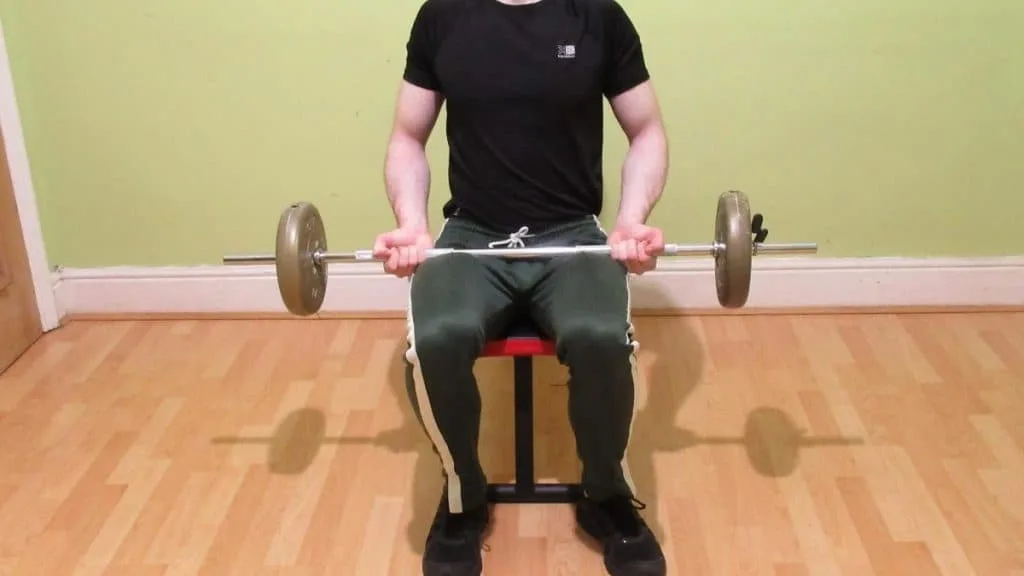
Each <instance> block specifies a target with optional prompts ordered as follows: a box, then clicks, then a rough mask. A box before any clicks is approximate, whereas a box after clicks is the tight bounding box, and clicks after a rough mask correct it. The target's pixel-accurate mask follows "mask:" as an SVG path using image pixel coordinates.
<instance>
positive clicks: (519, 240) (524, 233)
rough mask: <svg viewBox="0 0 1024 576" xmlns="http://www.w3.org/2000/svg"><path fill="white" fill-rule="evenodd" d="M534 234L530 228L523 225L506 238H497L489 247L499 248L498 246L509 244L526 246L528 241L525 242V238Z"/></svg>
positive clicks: (514, 246) (518, 246) (515, 246)
mask: <svg viewBox="0 0 1024 576" xmlns="http://www.w3.org/2000/svg"><path fill="white" fill-rule="evenodd" d="M532 237H533V234H530V228H529V227H528V226H523V227H522V228H520V229H519V230H517V231H515V232H513V233H511V234H509V235H508V238H507V239H505V240H495V241H494V242H491V243H490V244H488V245H487V247H488V248H497V247H498V246H507V247H509V248H526V243H525V242H523V238H532Z"/></svg>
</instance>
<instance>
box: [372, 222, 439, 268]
mask: <svg viewBox="0 0 1024 576" xmlns="http://www.w3.org/2000/svg"><path fill="white" fill-rule="evenodd" d="M433 247H434V239H433V237H431V235H430V233H429V232H425V231H423V230H420V229H418V228H417V229H410V228H396V229H395V230H392V231H391V232H386V233H384V234H381V235H380V236H377V241H376V242H374V244H373V256H374V258H377V259H378V260H381V261H383V262H384V270H385V271H387V273H388V274H393V275H395V276H398V277H399V278H406V277H408V276H412V274H413V272H415V271H416V268H417V267H418V266H419V265H420V264H421V263H422V262H423V261H424V260H425V259H426V257H427V250H429V249H431V248H433Z"/></svg>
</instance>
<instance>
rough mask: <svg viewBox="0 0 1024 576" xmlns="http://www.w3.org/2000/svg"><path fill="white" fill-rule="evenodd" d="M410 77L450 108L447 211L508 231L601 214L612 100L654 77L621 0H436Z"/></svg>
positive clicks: (418, 21)
mask: <svg viewBox="0 0 1024 576" xmlns="http://www.w3.org/2000/svg"><path fill="white" fill-rule="evenodd" d="M407 50H408V54H407V61H406V68H405V74H404V78H405V80H406V81H408V82H410V83H412V84H415V85H417V86H420V87H423V88H426V89H430V90H434V91H436V92H439V93H441V94H442V95H443V96H444V97H445V100H446V106H447V116H448V118H447V136H448V146H449V168H448V170H449V175H448V176H449V183H450V185H451V199H450V200H449V201H448V202H447V203H446V205H445V207H444V215H445V216H446V217H449V216H451V215H452V214H454V213H456V212H458V213H459V214H460V215H467V216H469V217H471V218H474V219H476V220H478V221H480V222H482V223H483V224H485V225H488V226H490V227H493V228H495V229H497V230H501V231H511V230H514V229H518V228H519V227H521V226H530V227H532V228H544V227H546V226H549V225H553V224H556V223H559V222H564V221H567V220H570V219H575V218H580V217H584V216H589V215H598V214H600V213H601V209H602V204H603V192H604V183H603V176H602V152H603V148H604V111H603V105H604V101H603V98H605V97H607V98H612V97H614V96H617V95H619V94H621V93H623V92H625V91H627V90H629V89H631V88H633V87H635V86H637V85H639V84H641V83H643V82H645V81H646V80H647V79H648V78H649V74H648V70H647V67H646V64H645V62H644V56H643V50H642V47H641V42H640V38H639V36H638V34H637V31H636V29H635V28H634V26H633V23H632V22H631V21H630V19H629V17H628V16H627V15H626V13H625V11H624V10H623V8H622V7H621V6H620V5H619V4H618V3H617V2H616V1H615V0H540V1H539V2H537V3H534V4H526V5H518V6H512V5H506V4H502V3H501V2H499V1H498V0H427V1H426V2H425V3H424V4H423V6H422V7H421V8H420V10H419V12H418V14H417V15H416V18H415V21H414V23H413V26H412V32H411V35H410V38H409V43H408V46H407Z"/></svg>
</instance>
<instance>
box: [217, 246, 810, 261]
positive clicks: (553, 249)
mask: <svg viewBox="0 0 1024 576" xmlns="http://www.w3.org/2000/svg"><path fill="white" fill-rule="evenodd" d="M724 250H725V245H724V244H720V243H715V244H666V245H665V251H664V253H663V254H661V256H666V257H673V256H712V257H714V256H717V255H718V254H719V253H720V252H723V251H724ZM817 251H818V244H817V243H815V242H790V243H777V244H767V243H758V242H754V243H753V254H754V255H755V256H756V255H760V254H814V253H816V252H817ZM583 253H590V254H610V253H611V246H607V245H595V246H535V247H525V248H479V249H458V248H431V249H428V250H427V251H426V257H427V258H433V257H437V256H445V255H448V254H467V255H470V256H487V257H494V258H543V257H550V256H568V255H572V254H583ZM312 258H313V260H314V261H315V262H316V263H318V264H322V263H325V262H326V263H328V264H330V263H335V262H373V261H377V260H378V259H377V258H375V257H374V255H373V250H353V251H350V252H320V251H318V252H314V253H313V254H312ZM276 260H277V258H276V257H275V256H273V255H270V254H257V255H246V256H225V257H224V263H225V264H258V263H271V262H275V261H276Z"/></svg>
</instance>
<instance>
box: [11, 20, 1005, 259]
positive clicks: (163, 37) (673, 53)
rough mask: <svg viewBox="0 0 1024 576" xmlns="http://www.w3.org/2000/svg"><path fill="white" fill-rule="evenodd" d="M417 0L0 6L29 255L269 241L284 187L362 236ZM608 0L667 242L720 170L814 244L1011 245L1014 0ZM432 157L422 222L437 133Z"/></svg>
mask: <svg viewBox="0 0 1024 576" xmlns="http://www.w3.org/2000/svg"><path fill="white" fill-rule="evenodd" d="M419 2H420V0H376V1H370V2H354V1H338V0H330V1H328V0H294V1H291V2H280V1H278V0H275V1H273V2H271V1H269V0H217V1H209V0H176V1H174V2H154V1H151V0H104V1H102V2H81V1H71V0H31V1H28V0H0V17H2V19H3V25H4V28H5V32H6V36H7V43H8V51H9V53H10V58H11V62H12V66H13V70H14V75H15V88H16V91H17V95H18V98H19V100H20V105H21V110H22V121H23V123H24V127H25V132H26V138H27V145H28V150H29V154H30V160H31V162H32V168H33V176H34V179H35V185H36V191H37V194H38V202H39V206H40V210H41V212H42V223H43V229H44V232H45V237H46V242H47V248H48V252H49V257H50V261H51V263H52V264H54V265H63V266H74V267H84V266H108V265H135V266H147V265H148V266H152V265H191V264H202V263H217V262H219V259H220V256H221V255H222V254H225V253H236V252H246V251H269V250H272V249H273V235H274V227H275V224H276V221H277V217H278V215H279V213H280V211H281V209H282V208H283V207H284V206H285V205H286V204H287V203H289V202H291V201H295V200H310V201H313V202H315V203H316V204H318V205H319V206H320V208H321V211H322V212H323V213H324V215H325V218H326V219H327V221H328V230H329V238H330V240H331V247H332V248H336V249H345V248H369V247H370V244H371V242H372V240H373V237H374V235H375V234H376V233H377V232H379V231H381V230H383V229H385V228H388V227H390V226H391V224H392V220H391V215H390V213H389V209H388V206H387V202H386V200H385V196H384V191H383V188H382V160H383V154H384V148H385V141H386V138H387V135H388V130H389V127H390V121H391V113H392V103H393V98H394V93H395V90H396V87H397V85H398V81H399V78H400V74H401V70H402V64H403V56H404V42H405V39H406V35H407V33H408V27H409V24H410V22H411V19H412V16H413V14H414V13H415V10H416V9H417V7H418V5H419ZM623 4H624V5H625V6H626V8H627V10H628V11H629V12H630V13H631V14H632V16H633V18H634V20H635V22H636V24H637V26H638V27H639V29H640V31H641V33H642V35H643V37H644V39H645V44H646V48H647V56H648V61H649V64H650V67H651V69H652V71H653V74H654V77H655V79H656V84H657V87H658V88H659V91H660V96H661V99H662V103H663V106H664V108H665V115H666V121H667V124H668V129H669V131H670V138H671V141H672V152H673V154H672V170H671V175H670V185H669V188H668V190H667V192H666V195H665V198H664V200H663V201H662V203H661V204H660V206H659V208H658V210H657V212H656V214H655V216H654V218H653V221H654V222H655V223H656V224H658V225H661V226H663V227H664V228H665V229H666V230H667V232H668V236H669V237H670V240H671V241H685V242H689V241H695V242H705V241H708V240H709V239H710V234H711V228H712V217H713V211H714V201H715V198H716V196H717V194H718V193H719V192H721V191H722V190H724V189H727V188H739V189H742V190H745V191H747V192H748V193H749V194H750V195H751V196H752V198H753V200H754V208H755V210H758V211H761V212H764V213H765V214H766V216H767V225H768V227H769V228H770V229H771V230H772V237H773V239H775V240H778V241H784V240H816V241H818V242H819V243H820V245H821V255H823V256H892V255H908V256H920V255H1000V254H1011V253H1024V234H1022V233H1021V231H1020V229H1019V228H1017V226H1016V225H1017V224H1018V223H1019V222H1020V221H1021V219H1022V218H1024V194H1022V193H1024V190H1022V182H1024V33H1022V32H1021V30H1022V23H1024V2H1021V1H1020V0H970V1H969V0H897V1H893V0H833V1H830V2H823V1H820V0H814V1H811V0H789V1H787V2H772V1H767V0H742V1H735V2H680V1H675V0H623ZM442 121H443V120H442ZM612 122H613V120H612V118H611V116H610V115H609V116H608V123H609V126H610V127H614V125H613V124H612ZM611 134H612V136H611V137H610V138H609V141H608V144H607V150H608V155H607V163H606V167H607V170H608V182H609V190H608V205H609V206H610V207H611V208H612V210H611V211H609V212H607V213H606V214H605V215H604V218H605V220H606V221H607V220H608V219H610V218H612V217H613V213H612V212H613V209H614V207H615V205H616V203H617V197H618V196H617V195H618V180H619V176H618V175H619V165H620V163H621V160H622V157H623V154H624V152H625V142H624V140H623V138H622V137H621V135H620V134H619V133H618V132H615V131H612V132H611ZM430 157H431V163H432V168H433V174H434V191H433V200H432V203H431V205H432V206H433V213H432V217H433V225H434V227H435V229H436V227H437V226H438V225H439V212H438V211H439V209H440V205H441V203H442V201H443V200H444V196H445V194H446V187H447V181H446V177H445V142H444V135H443V132H438V133H437V135H436V137H435V138H434V139H433V140H432V142H431V145H430Z"/></svg>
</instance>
